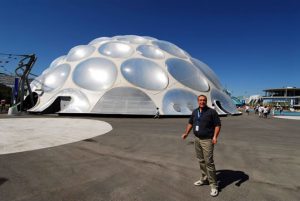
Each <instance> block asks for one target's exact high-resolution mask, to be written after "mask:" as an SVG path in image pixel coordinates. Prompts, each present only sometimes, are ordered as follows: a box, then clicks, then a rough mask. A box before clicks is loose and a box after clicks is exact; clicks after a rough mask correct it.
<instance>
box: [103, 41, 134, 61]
mask: <svg viewBox="0 0 300 201" xmlns="http://www.w3.org/2000/svg"><path fill="white" fill-rule="evenodd" d="M99 52H100V53H101V54H103V55H105V56H109V57H113V58H125V57H129V56H130V55H132V54H133V52H134V50H133V48H132V47H131V46H130V45H129V44H126V43H122V42H108V43H105V44H103V45H101V46H100V47H99Z"/></svg>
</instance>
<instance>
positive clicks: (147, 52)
mask: <svg viewBox="0 0 300 201" xmlns="http://www.w3.org/2000/svg"><path fill="white" fill-rule="evenodd" d="M137 51H139V52H140V53H141V54H142V55H143V56H144V57H148V58H151V59H163V58H165V55H164V53H163V51H161V50H160V49H158V48H157V47H154V46H152V45H140V46H139V47H138V48H137Z"/></svg>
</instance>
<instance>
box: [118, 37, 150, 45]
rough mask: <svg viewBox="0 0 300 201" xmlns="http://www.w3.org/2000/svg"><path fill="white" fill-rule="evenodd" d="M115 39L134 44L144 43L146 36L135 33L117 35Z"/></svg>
mask: <svg viewBox="0 0 300 201" xmlns="http://www.w3.org/2000/svg"><path fill="white" fill-rule="evenodd" d="M117 40H119V41H124V42H129V43H134V44H144V43H147V42H148V40H147V39H146V38H144V37H141V36H135V35H126V36H119V37H117Z"/></svg>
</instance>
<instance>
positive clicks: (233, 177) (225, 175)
mask: <svg viewBox="0 0 300 201" xmlns="http://www.w3.org/2000/svg"><path fill="white" fill-rule="evenodd" d="M217 178H218V184H219V185H218V186H219V190H220V191H221V190H222V189H224V188H226V187H227V186H228V185H230V184H232V183H234V182H236V183H235V185H236V186H240V185H241V184H242V183H244V182H245V181H247V180H249V176H248V175H247V174H245V173H244V172H242V171H235V170H218V171H217Z"/></svg>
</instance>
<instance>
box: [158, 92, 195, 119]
mask: <svg viewBox="0 0 300 201" xmlns="http://www.w3.org/2000/svg"><path fill="white" fill-rule="evenodd" d="M197 107H198V103H197V96H196V95H195V94H193V93H192V92H190V91H187V90H184V89H172V90H170V91H168V92H167V93H166V94H165V95H164V98H163V108H162V109H163V112H164V114H165V115H173V114H174V115H190V114H192V111H193V110H194V109H196V108H197Z"/></svg>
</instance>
